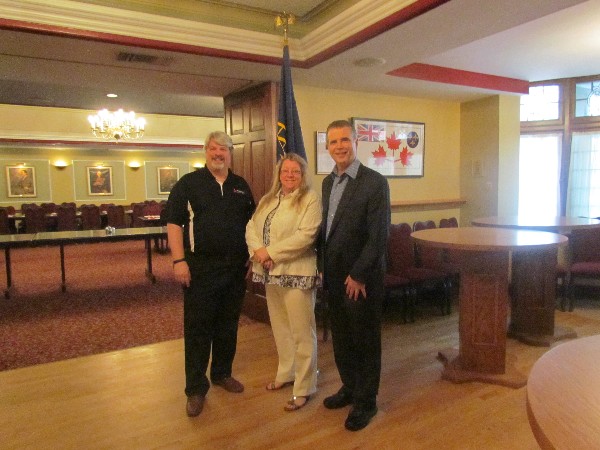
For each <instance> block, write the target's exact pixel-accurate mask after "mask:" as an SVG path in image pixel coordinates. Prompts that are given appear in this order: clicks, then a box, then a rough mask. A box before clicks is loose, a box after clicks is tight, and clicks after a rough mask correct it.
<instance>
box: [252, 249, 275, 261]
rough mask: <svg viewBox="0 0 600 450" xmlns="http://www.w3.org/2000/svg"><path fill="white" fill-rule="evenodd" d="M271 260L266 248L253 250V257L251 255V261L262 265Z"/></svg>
mask: <svg viewBox="0 0 600 450" xmlns="http://www.w3.org/2000/svg"><path fill="white" fill-rule="evenodd" d="M270 259H271V255H269V252H268V251H267V248H266V247H261V248H257V249H256V250H254V255H252V261H254V262H257V263H260V264H264V263H265V262H267V261H269V260H270Z"/></svg>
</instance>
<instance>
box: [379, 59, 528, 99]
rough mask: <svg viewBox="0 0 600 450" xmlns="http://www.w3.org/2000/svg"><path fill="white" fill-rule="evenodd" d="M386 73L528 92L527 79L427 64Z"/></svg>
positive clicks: (517, 92)
mask: <svg viewBox="0 0 600 450" xmlns="http://www.w3.org/2000/svg"><path fill="white" fill-rule="evenodd" d="M387 74H388V75H392V76H396V77H403V78H413V79H416V80H425V81H436V82H438V83H446V84H456V85H460V86H470V87H476V88H482V89H492V90H495V91H504V92H512V93H516V94H528V93H529V81H526V80H519V79H517V78H506V77H499V76H496V75H488V74H485V73H477V72H469V71H467V70H457V69H450V68H448V67H440V66H432V65H429V64H420V63H415V64H409V65H408V66H404V67H400V68H398V69H395V70H392V71H391V72H388V73H387Z"/></svg>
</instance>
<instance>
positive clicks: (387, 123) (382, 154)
mask: <svg viewBox="0 0 600 450" xmlns="http://www.w3.org/2000/svg"><path fill="white" fill-rule="evenodd" d="M352 125H353V127H354V130H355V131H356V138H357V143H356V157H357V158H358V159H359V160H360V162H361V163H363V164H364V165H365V166H367V167H370V168H371V169H374V170H376V171H377V172H379V173H381V174H382V175H385V176H386V177H422V176H423V174H424V161H425V124H424V123H420V122H398V121H393V120H377V119H362V118H358V117H353V118H352Z"/></svg>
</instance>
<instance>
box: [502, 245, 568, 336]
mask: <svg viewBox="0 0 600 450" xmlns="http://www.w3.org/2000/svg"><path fill="white" fill-rule="evenodd" d="M557 257H558V250H557V249H555V248H554V249H538V250H532V251H527V252H518V253H516V254H514V255H513V261H512V289H511V297H512V302H511V317H510V325H509V327H508V336H509V337H511V338H515V339H517V340H519V341H521V342H523V343H525V344H529V345H536V346H542V347H548V346H550V345H551V344H552V343H554V342H556V341H558V340H560V339H570V338H576V337H577V333H576V332H575V331H574V330H573V329H571V328H568V327H555V324H554V316H555V309H556V262H557Z"/></svg>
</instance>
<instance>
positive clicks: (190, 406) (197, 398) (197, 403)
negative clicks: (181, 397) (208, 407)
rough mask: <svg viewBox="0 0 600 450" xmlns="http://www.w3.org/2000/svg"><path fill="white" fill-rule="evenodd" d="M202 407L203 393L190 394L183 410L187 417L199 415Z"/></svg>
mask: <svg viewBox="0 0 600 450" xmlns="http://www.w3.org/2000/svg"><path fill="white" fill-rule="evenodd" d="M203 408H204V396H203V395H190V396H189V397H188V398H187V404H186V405H185V411H186V412H187V415H188V416H189V417H196V416H199V415H200V413H201V412H202V409H203Z"/></svg>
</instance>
